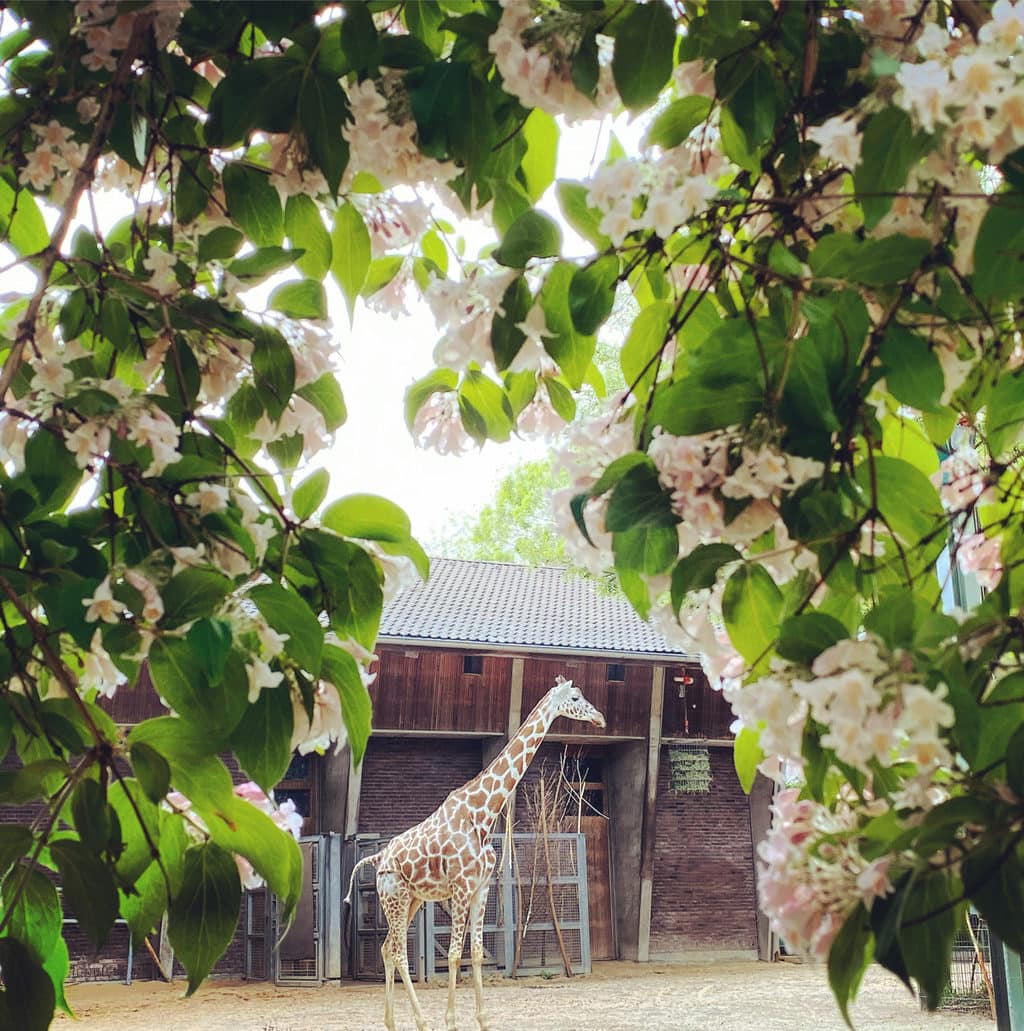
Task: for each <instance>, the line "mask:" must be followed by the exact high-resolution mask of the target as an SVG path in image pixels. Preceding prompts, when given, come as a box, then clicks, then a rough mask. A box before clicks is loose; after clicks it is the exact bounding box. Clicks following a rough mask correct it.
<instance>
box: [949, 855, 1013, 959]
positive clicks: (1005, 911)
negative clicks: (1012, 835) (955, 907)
mask: <svg viewBox="0 0 1024 1031" xmlns="http://www.w3.org/2000/svg"><path fill="white" fill-rule="evenodd" d="M1001 846H1002V843H1001V842H998V841H996V842H983V843H981V844H979V845H978V846H976V847H975V848H973V849H971V851H970V852H969V853H968V855H967V859H966V860H965V862H964V866H963V876H964V890H965V891H966V892H967V894H968V896H969V897H970V899H971V902H973V903H974V905H975V906H976V907H977V909H978V912H979V913H981V915H982V916H983V917H984V918H985V920H986V921H988V925H989V927H990V928H991V929H992V931H993V932H994V933H995V934H996V935H998V936H999V938H1000V940H1001V941H1003V942H1005V943H1006V945H1008V946H1009V947H1010V948H1011V949H1014V950H1015V951H1016V952H1020V951H1021V949H1024V923H1022V919H1024V866H1022V865H1021V862H1020V860H1019V859H1018V858H1017V856H1016V854H1015V853H1014V852H1013V851H1012V850H1011V849H1010V848H1006V847H1005V846H1003V847H1001Z"/></svg>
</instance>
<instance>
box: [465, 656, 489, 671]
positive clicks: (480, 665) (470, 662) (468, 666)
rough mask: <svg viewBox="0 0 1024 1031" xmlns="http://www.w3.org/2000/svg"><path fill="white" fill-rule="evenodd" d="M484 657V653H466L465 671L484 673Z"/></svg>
mask: <svg viewBox="0 0 1024 1031" xmlns="http://www.w3.org/2000/svg"><path fill="white" fill-rule="evenodd" d="M483 671H484V658H483V656H482V655H464V656H463V657H462V672H463V673H483Z"/></svg>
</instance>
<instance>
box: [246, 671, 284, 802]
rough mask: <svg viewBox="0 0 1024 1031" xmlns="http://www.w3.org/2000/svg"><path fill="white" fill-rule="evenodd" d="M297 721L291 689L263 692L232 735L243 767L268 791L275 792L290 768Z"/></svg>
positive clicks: (248, 709) (247, 710)
mask: <svg viewBox="0 0 1024 1031" xmlns="http://www.w3.org/2000/svg"><path fill="white" fill-rule="evenodd" d="M293 720H294V717H293V714H292V700H291V695H290V693H289V692H288V690H287V689H285V690H281V691H261V692H260V696H259V698H257V699H256V701H255V702H253V703H252V704H250V705H249V706H248V707H247V708H246V710H245V715H244V716H243V717H242V719H241V721H240V722H239V724H238V726H237V727H235V729H234V732H233V733H232V735H231V749H232V751H233V752H234V753H235V756H236V757H237V758H238V762H239V764H240V765H241V767H242V769H243V770H245V772H246V773H247V774H248V776H249V777H250V779H252V780H254V781H256V783H257V784H259V786H260V787H261V788H263V790H264V791H270V790H272V789H273V787H274V785H275V784H277V782H278V781H279V780H280V779H281V778H282V777H283V776H284V772H285V770H287V769H288V763H289V762H290V761H291V757H292V729H293V725H294V723H293Z"/></svg>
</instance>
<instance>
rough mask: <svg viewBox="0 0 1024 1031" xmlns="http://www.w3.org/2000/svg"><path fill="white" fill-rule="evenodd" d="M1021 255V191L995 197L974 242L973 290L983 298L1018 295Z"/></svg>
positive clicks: (1023, 205) (1023, 248)
mask: <svg viewBox="0 0 1024 1031" xmlns="http://www.w3.org/2000/svg"><path fill="white" fill-rule="evenodd" d="M1022 255H1024V203H1022V202H1021V198H1020V194H1019V193H1018V194H1016V195H1013V194H1010V195H1002V196H999V197H996V198H994V200H993V203H992V205H991V207H989V209H988V211H987V212H986V214H985V217H984V219H982V222H981V228H980V229H979V230H978V238H977V240H976V241H975V243H974V276H973V278H972V283H973V286H974V292H975V293H976V294H977V295H978V296H979V297H980V298H982V299H983V300H988V301H999V300H1009V299H1010V298H1015V297H1016V298H1019V297H1020V296H1021V293H1022V289H1021V259H1022Z"/></svg>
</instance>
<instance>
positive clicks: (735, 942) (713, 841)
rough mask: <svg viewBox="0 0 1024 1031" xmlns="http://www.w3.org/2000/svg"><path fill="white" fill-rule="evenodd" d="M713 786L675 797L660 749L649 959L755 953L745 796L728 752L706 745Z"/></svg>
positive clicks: (664, 753)
mask: <svg viewBox="0 0 1024 1031" xmlns="http://www.w3.org/2000/svg"><path fill="white" fill-rule="evenodd" d="M709 751H710V758H711V776H712V781H711V791H710V793H708V794H682V793H680V794H674V793H673V792H672V791H671V789H670V787H669V780H668V770H669V766H670V762H669V757H668V755H667V749H665V748H663V749H662V752H661V762H660V764H659V765H660V774H659V778H658V803H657V806H658V808H657V835H656V839H655V851H654V884H653V895H652V904H651V944H650V950H651V956H652V958H653V957H654V956H656V955H657V954H659V953H660V954H666V953H675V952H693V951H698V950H701V949H720V950H737V949H742V950H753V949H756V948H757V929H756V924H755V913H756V903H755V897H754V895H755V892H754V855H753V845H752V843H751V840H750V810H749V808H748V802H747V796H746V795H745V794H744V793H743V789H742V788H741V787H740V784H739V779H738V778H737V776H736V771H735V769H734V768H733V761H732V752H731V751H730V750H729V749H727V748H711V749H710V750H709Z"/></svg>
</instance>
